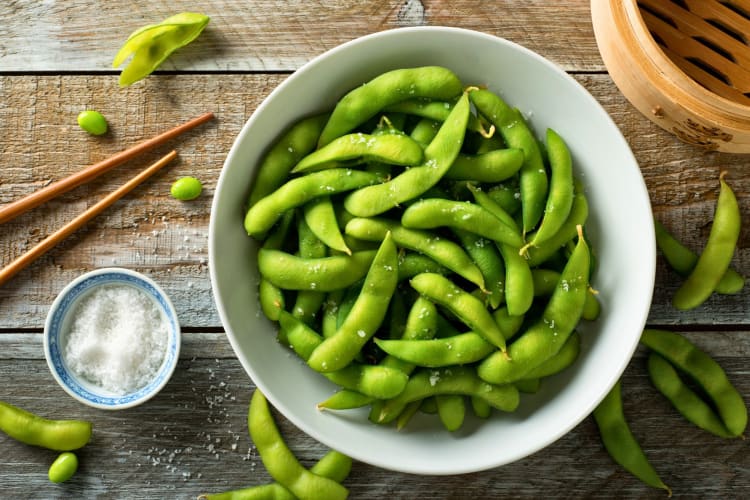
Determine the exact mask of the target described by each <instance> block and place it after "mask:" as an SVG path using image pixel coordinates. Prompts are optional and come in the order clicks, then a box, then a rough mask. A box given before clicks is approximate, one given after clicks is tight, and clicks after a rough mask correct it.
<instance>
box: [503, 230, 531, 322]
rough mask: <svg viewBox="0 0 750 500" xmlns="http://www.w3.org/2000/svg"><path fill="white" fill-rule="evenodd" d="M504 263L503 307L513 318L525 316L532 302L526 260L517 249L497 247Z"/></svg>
mask: <svg viewBox="0 0 750 500" xmlns="http://www.w3.org/2000/svg"><path fill="white" fill-rule="evenodd" d="M498 249H499V250H500V254H501V255H502V256H503V260H504V261H505V305H506V306H507V308H508V313H509V314H511V315H513V316H520V315H522V314H526V311H528V310H529V308H530V307H531V304H532V303H533V302H534V280H533V278H532V276H531V268H530V267H529V263H528V261H527V260H526V258H525V257H524V256H523V255H521V254H519V252H518V248H517V247H512V246H510V245H506V244H500V245H498Z"/></svg>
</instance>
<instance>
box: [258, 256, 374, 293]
mask: <svg viewBox="0 0 750 500" xmlns="http://www.w3.org/2000/svg"><path fill="white" fill-rule="evenodd" d="M375 253H376V251H374V250H367V251H363V252H354V253H352V255H333V256H330V257H322V258H320V259H303V258H301V257H298V256H296V255H292V254H290V253H287V252H282V251H281V250H273V249H270V248H261V249H260V250H258V270H259V271H260V274H261V276H263V277H264V278H266V279H267V280H268V281H270V282H271V283H272V284H274V285H276V286H278V287H279V288H283V289H285V290H317V291H320V292H330V291H331V290H335V289H337V288H345V287H347V286H350V285H353V284H354V283H356V282H357V281H359V280H360V279H362V278H363V277H364V276H365V274H367V270H368V269H369V267H370V264H371V263H372V260H373V259H374V258H375Z"/></svg>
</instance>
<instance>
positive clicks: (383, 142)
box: [292, 132, 424, 173]
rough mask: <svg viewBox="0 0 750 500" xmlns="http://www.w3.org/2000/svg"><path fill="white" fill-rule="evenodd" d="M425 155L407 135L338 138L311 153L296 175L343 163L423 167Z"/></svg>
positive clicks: (359, 135) (296, 171) (295, 169)
mask: <svg viewBox="0 0 750 500" xmlns="http://www.w3.org/2000/svg"><path fill="white" fill-rule="evenodd" d="M423 156H424V154H423V152H422V147H421V146H420V145H419V144H418V143H417V142H416V141H414V139H412V138H411V137H409V136H407V135H401V134H381V135H371V134H363V133H361V132H359V133H355V134H347V135H344V136H342V137H339V138H337V139H334V140H333V141H332V142H330V143H329V144H327V145H325V146H324V147H322V148H321V149H317V150H315V151H313V152H312V153H310V154H308V155H307V156H305V157H304V158H302V160H300V162H299V163H297V165H296V166H295V167H294V168H293V169H292V173H299V172H311V171H314V170H323V169H327V168H334V167H340V166H342V164H343V163H345V162H351V161H353V160H359V161H363V162H365V161H375V162H382V163H386V164H389V165H404V166H411V165H419V164H421V163H422V159H423Z"/></svg>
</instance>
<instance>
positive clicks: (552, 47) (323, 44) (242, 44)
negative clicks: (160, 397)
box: [0, 0, 603, 72]
mask: <svg viewBox="0 0 750 500" xmlns="http://www.w3.org/2000/svg"><path fill="white" fill-rule="evenodd" d="M196 9H198V10H200V11H201V12H203V13H205V14H207V15H209V16H210V17H211V22H210V23H209V25H208V27H207V29H206V31H205V32H204V33H203V34H202V35H201V37H200V38H198V39H197V40H196V41H195V42H193V43H192V44H191V45H190V46H188V47H186V48H184V49H181V50H180V51H178V52H176V53H175V54H174V55H173V56H172V57H170V59H169V60H167V61H166V62H165V63H164V65H163V66H162V68H161V69H162V70H167V71H171V70H179V71H231V72H237V71H293V70H295V69H297V68H298V67H299V66H301V65H302V64H304V63H306V62H307V61H309V60H310V59H312V58H313V57H315V56H317V55H319V54H321V53H323V52H325V51H326V50H329V49H332V48H333V47H335V46H337V45H339V44H341V43H344V42H346V41H348V40H350V39H352V38H356V37H359V36H364V35H367V34H370V33H373V32H378V31H383V30H387V29H393V28H399V27H405V26H424V25H429V26H455V27H461V28H467V29H473V30H478V31H483V32H486V33H490V34H493V35H497V36H501V37H504V38H507V39H509V40H512V41H514V42H517V43H520V44H522V45H525V46H527V47H528V48H530V49H531V50H534V51H536V52H539V53H540V54H542V55H543V56H545V57H547V58H549V59H551V60H552V61H554V62H556V63H558V64H560V65H561V66H563V67H564V68H566V69H569V70H576V71H578V70H584V71H592V70H602V69H603V64H602V61H601V59H600V58H599V52H598V50H597V48H596V42H595V40H594V36H593V30H592V27H591V21H590V15H589V2H588V0H564V1H558V2H556V4H555V8H550V5H549V4H548V3H547V2H544V1H534V2H520V3H519V2H515V1H512V0H502V1H497V2H492V3H484V4H482V3H480V2H476V1H475V0H458V1H456V0H438V1H430V2H422V1H419V0H408V1H396V0H389V1H387V2H383V1H380V0H363V1H347V2H330V1H326V2H299V1H294V2H279V1H276V0H259V1H255V2H250V3H248V2H247V1H244V0H222V1H220V0H211V1H206V2H201V5H200V7H196V5H195V2H189V1H187V0H176V1H166V0H157V1H149V2H137V3H135V4H134V3H132V2H130V3H128V2H88V1H85V0H69V1H66V2H39V1H38V0H16V1H13V2H0V17H1V18H2V19H3V24H2V26H0V71H2V72H59V71H74V72H102V71H112V67H111V65H112V58H113V57H114V55H115V53H116V52H117V50H118V49H119V47H120V45H121V44H122V43H123V42H124V41H125V39H126V38H127V37H128V35H129V34H130V33H131V32H132V31H134V30H136V29H137V28H140V27H141V26H144V25H147V24H153V23H156V22H159V21H161V20H162V19H165V18H167V17H169V16H170V15H172V14H175V13H177V12H181V11H192V10H196ZM92 19H96V20H97V22H96V23H92V22H91V20H92Z"/></svg>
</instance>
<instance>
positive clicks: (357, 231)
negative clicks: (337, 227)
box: [344, 217, 485, 289]
mask: <svg viewBox="0 0 750 500" xmlns="http://www.w3.org/2000/svg"><path fill="white" fill-rule="evenodd" d="M388 231H390V232H391V234H392V235H393V241H395V242H396V245H398V246H399V247H400V248H407V249H409V250H414V251H416V252H420V253H422V254H424V255H426V256H428V257H430V258H432V259H433V260H434V261H435V262H437V263H438V264H441V265H442V266H445V267H446V268H447V269H450V270H451V271H453V272H455V273H456V274H458V275H460V276H463V277H464V278H466V279H467V280H469V281H470V282H472V283H474V284H475V285H477V286H478V287H479V288H481V289H484V288H485V286H484V276H482V271H480V270H479V268H478V267H477V266H476V264H474V261H472V260H471V257H469V256H468V255H467V254H466V252H464V250H463V249H462V248H461V246H460V245H458V244H456V243H454V242H453V241H451V240H449V239H447V238H441V237H439V236H438V235H436V234H433V233H432V232H429V231H423V230H420V229H409V228H406V227H404V226H402V225H401V224H399V223H397V222H394V221H390V220H388V219H385V218H378V217H372V218H365V217H355V218H354V219H352V220H350V221H349V222H348V223H347V224H346V227H345V228H344V232H345V233H346V234H348V235H350V236H354V237H356V238H360V239H363V240H369V241H382V240H383V238H384V237H385V235H386V233H387V232H388Z"/></svg>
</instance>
